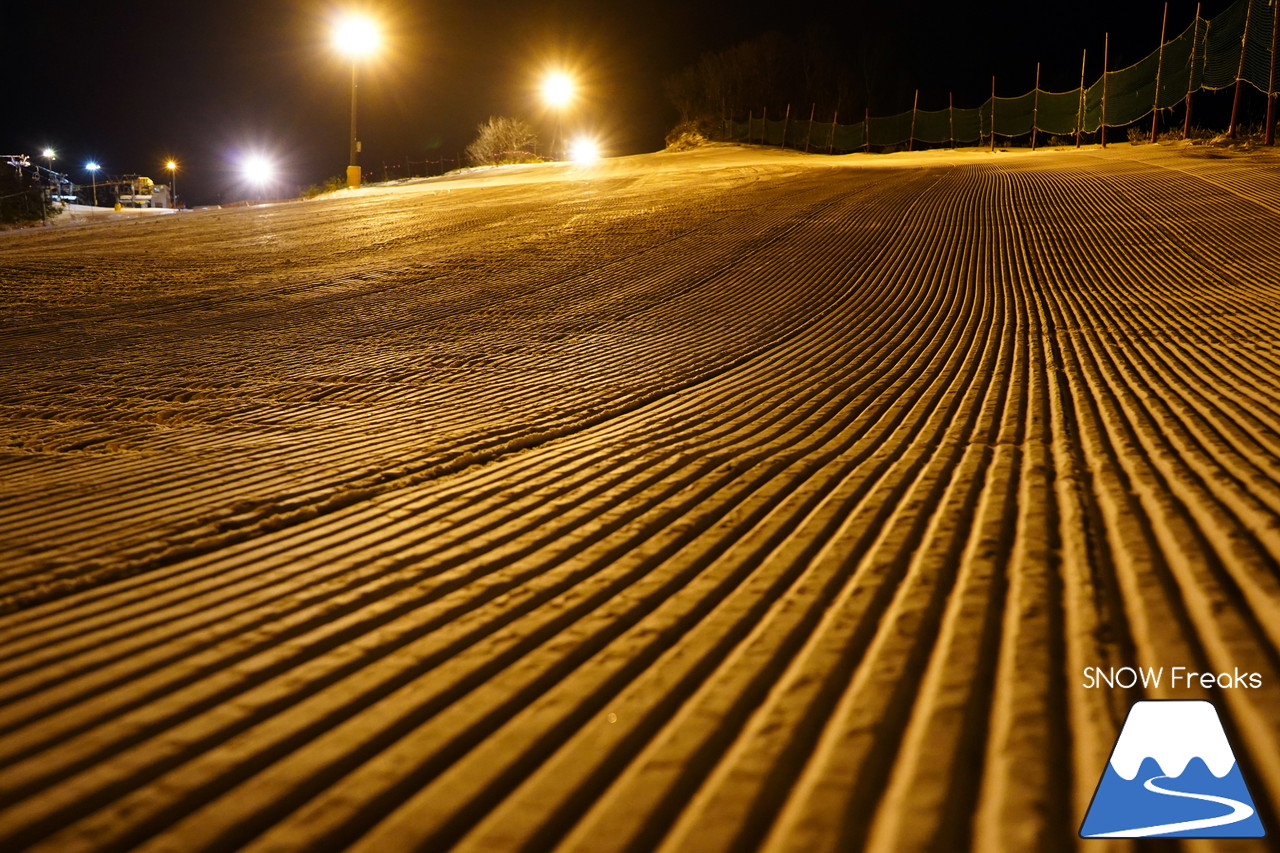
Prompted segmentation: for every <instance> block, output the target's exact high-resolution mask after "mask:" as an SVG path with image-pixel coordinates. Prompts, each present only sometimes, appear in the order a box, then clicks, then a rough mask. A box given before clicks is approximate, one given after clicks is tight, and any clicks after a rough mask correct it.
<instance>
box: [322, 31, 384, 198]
mask: <svg viewBox="0 0 1280 853" xmlns="http://www.w3.org/2000/svg"><path fill="white" fill-rule="evenodd" d="M380 42H381V34H380V33H379V32H378V25H377V24H375V23H374V22H373V21H372V20H370V19H369V18H364V17H360V16H358V15H349V16H347V17H346V18H343V19H342V20H340V21H338V23H337V24H336V25H335V26H334V28H333V44H334V47H336V48H337V49H338V51H339V52H340V53H343V54H346V55H347V56H349V57H350V58H351V139H350V141H351V151H350V156H349V157H348V159H347V164H348V165H347V187H348V188H350V189H355V188H356V187H359V186H360V147H361V146H360V138H359V137H358V136H357V135H356V68H357V66H358V65H359V63H360V60H361V59H362V58H364V57H366V56H369V55H371V54H372V53H373V52H374V51H375V50H377V49H378V45H379V43H380Z"/></svg>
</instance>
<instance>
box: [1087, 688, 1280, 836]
mask: <svg viewBox="0 0 1280 853" xmlns="http://www.w3.org/2000/svg"><path fill="white" fill-rule="evenodd" d="M1080 835H1081V837H1083V838H1149V837H1152V836H1159V837H1161V838H1259V837H1261V836H1263V835H1266V830H1264V829H1263V828H1262V821H1261V820H1259V819H1258V812H1257V809H1255V808H1254V805H1253V798H1252V797H1251V796H1249V789H1248V787H1247V786H1246V785H1245V782H1244V777H1243V776H1241V775H1240V766H1239V765H1238V764H1237V763H1236V756H1235V753H1234V752H1232V751H1231V744H1230V743H1228V742H1227V733H1226V732H1225V731H1224V730H1223V728H1222V721H1221V720H1219V719H1218V711H1217V709H1215V708H1214V707H1213V705H1212V704H1210V703H1209V702H1204V701H1199V700H1196V701H1182V700H1163V701H1145V702H1135V703H1134V704H1133V707H1132V708H1130V709H1129V716H1128V717H1127V718H1126V719H1125V721H1124V728H1122V729H1121V730H1120V737H1119V738H1117V739H1116V745H1115V748H1114V749H1113V750H1112V751H1111V760H1110V761H1109V762H1107V767H1106V769H1105V770H1104V771H1103V773H1102V779H1101V781H1099V782H1098V788H1097V790H1096V791H1094V794H1093V802H1092V803H1090V804H1089V813H1088V814H1086V815H1085V818H1084V824H1083V825H1081V827H1080Z"/></svg>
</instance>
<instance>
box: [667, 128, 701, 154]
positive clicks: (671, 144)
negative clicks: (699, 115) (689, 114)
mask: <svg viewBox="0 0 1280 853" xmlns="http://www.w3.org/2000/svg"><path fill="white" fill-rule="evenodd" d="M706 144H707V134H705V133H703V129H702V128H701V127H700V126H699V124H698V122H694V121H682V122H680V123H679V124H677V125H676V126H675V127H673V128H671V132H670V133H668V134H667V150H668V151H688V150H690V149H692V148H697V147H698V146H700V145H706Z"/></svg>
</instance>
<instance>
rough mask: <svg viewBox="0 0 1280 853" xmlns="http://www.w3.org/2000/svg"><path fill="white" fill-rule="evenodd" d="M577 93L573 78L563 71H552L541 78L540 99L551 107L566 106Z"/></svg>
mask: <svg viewBox="0 0 1280 853" xmlns="http://www.w3.org/2000/svg"><path fill="white" fill-rule="evenodd" d="M577 91H578V86H577V84H576V83H574V81H573V78H572V77H570V76H569V75H568V74H566V73H565V72H563V71H552V72H549V73H548V74H547V75H546V76H545V77H543V78H542V99H543V100H544V101H546V102H547V104H548V105H550V106H552V107H565V106H568V105H569V103H570V102H571V101H572V100H573V98H574V96H575V95H576V94H577Z"/></svg>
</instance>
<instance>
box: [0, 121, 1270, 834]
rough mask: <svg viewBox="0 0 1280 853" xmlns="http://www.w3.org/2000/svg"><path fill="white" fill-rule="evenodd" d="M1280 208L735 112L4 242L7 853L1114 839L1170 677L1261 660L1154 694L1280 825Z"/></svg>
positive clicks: (1243, 177) (1, 378)
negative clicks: (907, 152) (1225, 761)
mask: <svg viewBox="0 0 1280 853" xmlns="http://www.w3.org/2000/svg"><path fill="white" fill-rule="evenodd" d="M1277 210H1280V158H1277V157H1276V156H1275V155H1273V154H1253V155H1249V156H1234V155H1232V156H1222V157H1214V158H1208V157H1204V156H1198V155H1197V153H1196V152H1194V151H1191V152H1188V151H1184V150H1183V151H1180V150H1177V149H1171V148H1166V147H1152V146H1143V147H1136V148H1129V147H1128V146H1118V147H1116V148H1114V149H1111V150H1108V151H1098V150H1085V151H1080V152H1076V151H1063V152H1049V151H1045V152H1038V153H1037V154H1035V155H1034V156H1027V155H1019V154H1013V155H1006V156H990V155H976V154H967V153H957V154H948V153H946V152H931V153H930V154H927V155H915V156H907V157H899V156H897V155H892V156H889V157H880V158H864V157H861V156H851V157H844V158H826V157H801V156H799V155H795V154H794V153H791V152H770V151H751V150H738V149H729V148H710V149H705V150H701V151H696V152H691V153H687V154H681V155H670V154H661V155H649V156H646V157H640V158H624V159H620V160H615V161H608V162H605V163H602V164H600V165H599V167H597V168H595V169H583V168H578V167H570V166H548V167H538V168H530V169H524V170H511V171H506V172H492V173H481V174H478V175H476V176H473V177H467V178H462V179H457V180H450V181H433V182H427V183H424V184H421V185H419V186H410V187H403V188H395V189H371V190H368V191H363V192H362V193H361V194H359V195H358V196H355V197H340V198H335V199H330V200H318V201H313V202H307V203H294V204H281V205H271V206H265V207H260V208H248V209H235V210H222V211H207V212H198V213H193V214H191V215H190V216H186V215H184V216H180V217H165V218H162V219H157V220H148V221H138V222H127V223H120V224H109V225H89V226H83V227H77V228H75V229H50V231H49V232H47V233H40V232H36V233H21V234H0V288H2V292H3V294H4V300H3V312H0V417H2V418H3V424H4V429H3V432H2V433H0V460H2V464H0V606H2V607H3V615H0V849H4V850H11V849H26V848H30V849H33V850H41V851H58V853H71V852H72V851H103V850H131V849H136V850H145V851H220V850H247V851H267V850H330V849H344V848H349V849H353V850H359V851H370V852H371V853H372V851H395V850H409V849H425V850H442V849H457V850H467V851H492V850H549V849H557V850H565V851H610V850H617V851H637V850H664V851H694V850H696V851H744V850H756V849H759V850H769V851H803V853H819V851H833V853H834V851H848V850H869V851H886V853H887V851H912V850H973V851H995V853H1002V851H1008V853H1014V851H1023V850H1031V849H1036V850H1047V851H1059V850H1067V849H1077V848H1079V849H1085V848H1087V846H1088V842H1081V841H1080V840H1079V839H1078V838H1077V837H1076V831H1077V828H1078V826H1079V822H1080V819H1081V817H1082V816H1083V814H1084V811H1085V809H1086V808H1087V806H1088V803H1089V799H1090V797H1091V795H1092V793H1093V788H1094V786H1095V785H1096V783H1097V780H1098V777H1099V774H1100V773H1101V771H1102V768H1103V767H1104V765H1105V763H1106V761H1107V756H1108V754H1109V752H1110V749H1111V746H1112V743H1113V742H1114V739H1115V735H1116V732H1117V731H1118V729H1119V726H1120V724H1121V722H1122V721H1123V718H1124V713H1125V711H1126V710H1127V707H1128V704H1129V702H1130V701H1131V700H1133V699H1137V698H1144V697H1143V696H1142V695H1141V694H1140V692H1139V691H1129V692H1126V691H1122V690H1115V691H1108V690H1084V689H1081V688H1080V687H1079V682H1080V673H1081V670H1082V669H1083V668H1084V667H1086V666H1103V667H1106V666H1125V665H1133V664H1136V663H1141V664H1143V665H1153V666H1159V665H1165V666H1175V665H1179V666H1187V667H1190V668H1193V669H1197V670H1199V671H1206V672H1214V671H1228V672H1229V671H1231V670H1232V669H1233V668H1235V667H1238V668H1239V669H1240V670H1242V671H1246V672H1259V673H1261V674H1262V679H1263V686H1262V687H1261V688H1260V689H1257V690H1224V691H1219V692H1190V691H1186V690H1179V691H1177V692H1174V691H1171V690H1167V689H1166V690H1164V691H1163V692H1161V691H1155V692H1154V693H1153V694H1151V695H1150V696H1147V697H1145V698H1210V699H1212V700H1214V701H1215V703H1216V704H1217V706H1218V709H1219V711H1220V713H1221V714H1222V716H1223V718H1224V720H1225V721H1226V722H1227V725H1228V729H1229V731H1230V734H1231V735H1232V738H1233V742H1234V743H1235V746H1236V750H1237V755H1238V757H1239V758H1240V759H1241V762H1242V764H1243V766H1244V768H1245V772H1246V775H1247V776H1248V778H1249V782H1250V787H1251V792H1252V794H1253V796H1254V799H1255V801H1256V803H1257V805H1258V807H1259V810H1260V812H1261V814H1262V817H1263V822H1264V824H1265V825H1267V826H1268V828H1269V829H1270V830H1271V831H1273V832H1274V831H1275V824H1274V818H1275V816H1276V815H1277V813H1278V812H1280V808H1278V806H1280V678H1278V676H1280V570H1278V568H1277V567H1278V566H1280V344H1278V343H1277V341H1280V251H1278V250H1277V249H1278V247H1280V218H1277V216H1276V215H1275V212H1276V211H1277ZM1264 843H1265V842H1263V841H1258V842H1257V844H1256V846H1250V845H1251V844H1253V842H1249V841H1245V842H1234V845H1235V846H1233V847H1232V848H1231V849H1233V850H1263V849H1266V848H1265V847H1264V846H1263V845H1264ZM1089 849H1091V848H1089ZM1108 849H1110V848H1108ZM1197 849H1199V848H1197Z"/></svg>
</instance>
